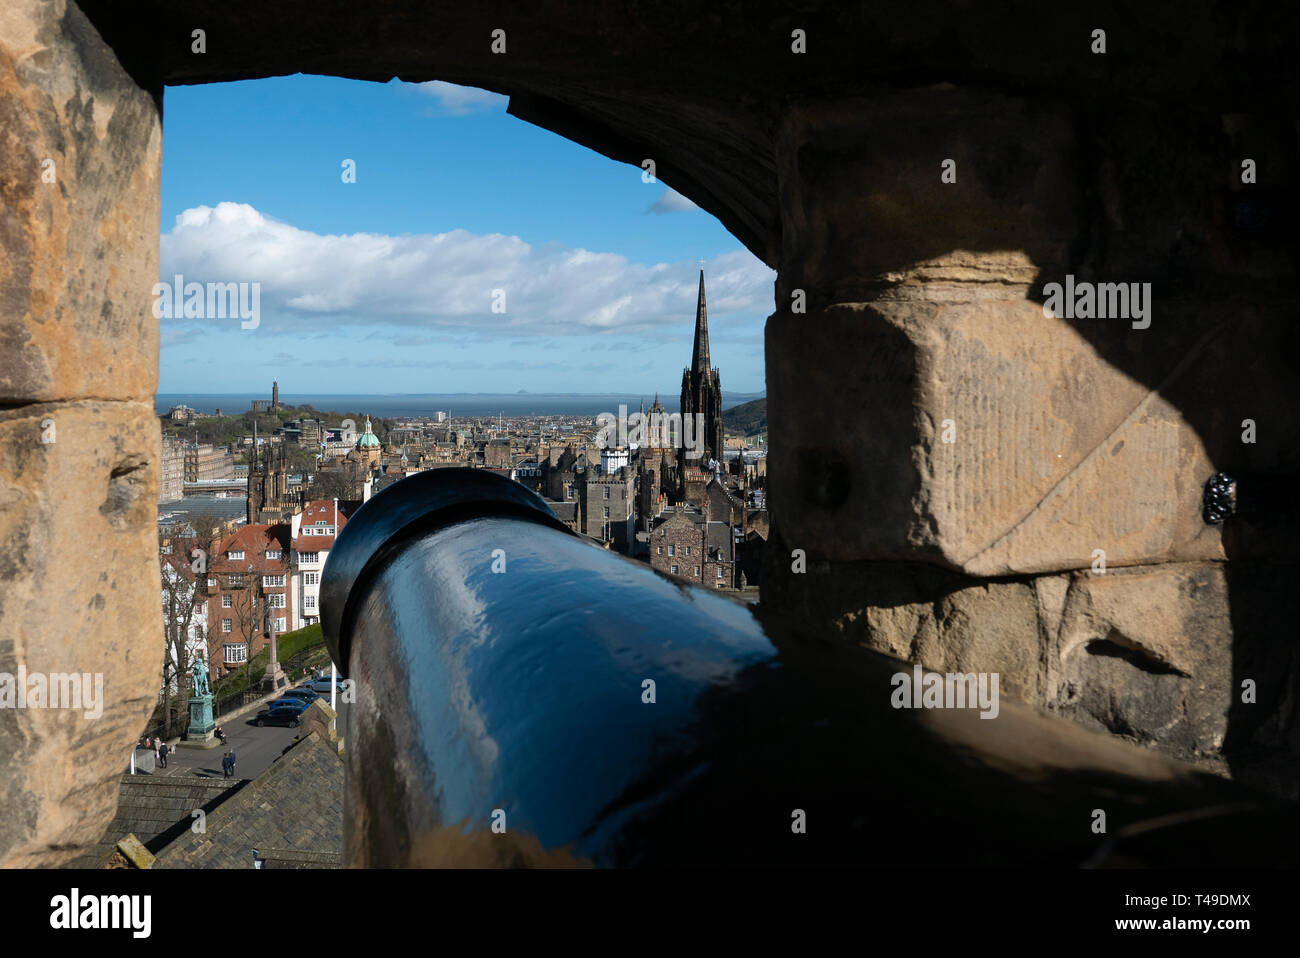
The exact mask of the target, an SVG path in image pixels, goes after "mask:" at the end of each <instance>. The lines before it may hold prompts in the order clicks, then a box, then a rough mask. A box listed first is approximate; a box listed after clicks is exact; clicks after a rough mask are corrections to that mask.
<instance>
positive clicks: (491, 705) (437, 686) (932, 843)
mask: <svg viewBox="0 0 1300 958" xmlns="http://www.w3.org/2000/svg"><path fill="white" fill-rule="evenodd" d="M322 623H323V624H324V628H325V634H326V639H327V641H328V643H329V646H330V649H331V652H332V653H333V655H334V657H335V662H336V663H338V664H339V666H340V667H341V668H342V669H344V670H345V672H346V674H348V675H349V676H350V677H351V678H352V679H353V680H354V681H355V683H356V686H355V687H356V702H355V704H354V705H353V707H352V709H351V719H350V725H349V728H348V729H347V731H346V734H347V736H348V741H347V762H348V769H347V779H346V780H347V786H346V796H345V809H344V811H345V819H346V824H345V833H346V859H347V862H348V863H349V864H350V865H353V866H408V865H416V866H444V865H446V866H466V865H469V866H474V865H537V866H545V865H578V866H581V865H594V866H602V867H608V866H623V865H655V864H659V865H703V866H712V865H819V864H850V865H852V864H857V865H895V866H897V865H924V864H972V865H973V864H1028V863H1034V862H1038V863H1043V862H1052V863H1059V864H1063V865H1075V864H1083V863H1086V862H1092V863H1097V862H1102V863H1104V862H1105V860H1106V858H1107V856H1108V855H1111V854H1112V849H1113V848H1114V847H1115V845H1116V843H1115V842H1114V841H1113V840H1110V841H1108V839H1107V835H1116V834H1119V833H1120V832H1121V830H1123V829H1125V828H1129V829H1138V830H1139V831H1140V832H1141V834H1142V836H1143V843H1142V845H1141V847H1142V848H1143V849H1145V850H1147V851H1148V852H1149V853H1150V856H1153V857H1154V858H1155V859H1157V860H1156V861H1155V862H1154V863H1157V864H1173V863H1176V860H1177V859H1178V857H1179V855H1186V854H1193V851H1192V848H1193V847H1194V846H1198V847H1195V851H1194V854H1195V855H1196V859H1195V860H1196V861H1197V862H1199V863H1210V862H1214V861H1242V860H1243V857H1246V858H1248V857H1249V856H1251V855H1264V856H1267V860H1268V861H1270V862H1271V861H1275V860H1276V859H1277V858H1278V857H1279V856H1281V857H1283V858H1285V857H1286V856H1287V855H1290V856H1292V857H1291V860H1292V861H1294V860H1295V858H1294V854H1295V841H1296V839H1295V835H1296V832H1295V828H1294V825H1292V826H1291V827H1290V830H1289V832H1288V831H1287V830H1286V829H1285V828H1282V829H1280V830H1275V831H1273V832H1272V833H1271V837H1270V841H1269V842H1257V841H1243V840H1242V834H1241V829H1243V828H1249V827H1250V826H1249V825H1248V824H1247V823H1248V822H1249V821H1250V819H1249V818H1248V817H1247V816H1245V815H1243V814H1241V812H1242V811H1243V809H1247V808H1249V809H1250V810H1252V811H1255V812H1258V808H1257V807H1255V806H1254V805H1250V804H1249V803H1248V802H1247V798H1248V797H1247V796H1244V795H1243V793H1242V792H1241V791H1239V790H1238V789H1237V788H1236V787H1235V786H1233V785H1232V784H1231V783H1227V782H1224V781H1221V780H1219V779H1217V778H1213V777H1211V776H1207V775H1202V774H1200V773H1197V772H1194V771H1192V770H1190V769H1189V768H1187V767H1185V766H1182V765H1180V764H1178V763H1176V762H1173V761H1170V760H1167V759H1164V758H1161V757H1159V756H1157V755H1154V754H1152V753H1149V752H1145V751H1142V750H1139V749H1137V748H1134V747H1132V746H1128V745H1125V744H1123V743H1119V742H1116V741H1114V740H1111V739H1109V738H1106V737H1103V736H1099V735H1094V734H1093V733H1090V732H1087V731H1085V730H1083V729H1080V728H1078V727H1076V726H1074V725H1072V724H1070V723H1068V722H1065V721H1063V720H1059V719H1055V718H1052V717H1049V716H1045V715H1041V714H1038V713H1036V712H1034V711H1033V710H1031V709H1029V708H1027V707H1025V706H1021V705H1017V704H1016V703H1014V702H1012V701H1010V697H1009V696H1008V695H1006V694H1003V695H1002V696H1001V700H1000V703H999V708H998V710H997V714H996V717H991V718H981V717H980V714H981V713H980V711H978V710H976V709H972V708H958V709H926V708H901V707H895V706H896V705H897V704H898V697H897V696H896V694H895V693H896V689H897V687H898V683H899V681H900V680H898V679H896V678H895V677H896V676H898V675H900V674H903V673H906V674H909V675H911V674H913V673H912V666H910V665H907V664H905V663H902V662H899V661H897V660H894V659H891V658H888V657H886V656H883V655H879V654H876V653H873V652H869V651H866V650H862V649H855V648H846V647H844V646H841V645H838V644H834V643H831V642H826V641H823V640H821V639H820V638H819V637H818V636H816V635H811V634H808V633H807V632H806V631H805V630H804V629H802V628H801V626H800V625H799V624H798V623H793V622H789V621H785V620H783V619H781V618H779V617H776V616H773V615H770V614H767V613H764V612H761V611H760V610H759V609H758V608H756V607H755V606H752V605H749V604H746V603H743V602H740V601H738V600H734V599H732V598H729V597H725V596H723V595H720V594H715V593H712V592H710V591H709V590H706V589H702V588H698V587H694V586H688V585H684V584H682V583H679V582H678V581H676V580H674V579H669V578H668V577H665V576H662V575H660V574H658V573H656V572H654V571H652V570H651V569H650V568H649V567H648V566H647V565H645V564H644V563H641V562H637V561H633V560H630V559H626V558H623V557H621V556H619V555H616V554H613V553H610V552H609V551H607V550H605V549H602V548H599V547H597V546H595V545H593V544H592V543H590V542H589V541H587V540H585V539H583V538H582V537H580V536H576V535H574V534H572V533H570V532H569V531H568V530H567V529H566V528H565V527H564V526H563V525H562V524H561V523H560V522H559V521H558V520H557V519H556V518H555V516H554V514H553V513H552V512H551V511H550V509H549V507H547V505H546V504H545V501H544V500H542V499H541V498H540V497H538V496H536V495H534V494H533V493H531V492H529V491H528V490H526V489H524V488H523V487H522V486H520V485H519V484H517V483H514V482H511V481H510V480H508V479H505V478H503V477H501V476H498V475H496V474H494V473H491V472H488V471H485V470H467V469H447V470H432V471H429V472H425V473H420V474H417V475H415V476H412V477H409V478H407V479H404V480H402V481H401V482H398V483H395V484H394V485H393V486H391V487H389V488H388V489H386V490H384V491H383V492H381V493H379V494H378V495H377V496H375V497H374V498H373V499H372V500H371V501H370V502H368V503H367V504H366V505H365V506H363V507H362V508H361V509H360V510H359V511H358V512H357V513H356V515H355V516H353V518H352V519H351V520H350V521H349V522H348V523H347V525H346V526H345V527H344V528H343V530H342V532H341V534H340V535H339V537H338V540H337V542H336V544H335V548H334V550H333V551H331V553H330V556H329V560H328V564H327V566H326V569H325V575H324V580H323V583H322ZM989 711H990V710H988V709H986V710H985V714H987V713H988V712H989ZM1098 809H1101V810H1103V811H1104V812H1105V814H1106V817H1107V832H1106V833H1104V834H1098V833H1096V832H1095V831H1094V827H1095V822H1096V811H1097V810H1098ZM1189 814H1190V816H1191V817H1190V818H1189V817H1188V815H1189ZM1162 817H1164V818H1165V819H1166V820H1168V821H1169V822H1172V823H1175V824H1176V825H1178V826H1180V827H1181V828H1183V830H1184V832H1185V830H1186V828H1187V827H1188V826H1187V823H1188V822H1189V821H1193V822H1195V821H1206V820H1214V821H1216V822H1218V823H1219V824H1220V826H1221V827H1219V828H1217V830H1212V832H1213V834H1214V835H1217V836H1218V838H1217V840H1210V841H1208V843H1202V842H1200V841H1197V842H1191V843H1189V842H1187V841H1185V840H1182V839H1180V840H1179V841H1178V842H1173V843H1164V844H1161V843H1160V842H1159V841H1157V840H1155V839H1153V837H1152V830H1151V829H1142V828H1140V826H1141V824H1142V823H1143V822H1145V821H1149V820H1153V819H1160V818H1162ZM1293 820H1294V817H1292V819H1291V821H1293ZM1223 822H1228V823H1229V824H1228V826H1226V827H1222V823H1223ZM1180 834H1183V833H1181V832H1180ZM1288 842H1289V843H1290V844H1289V845H1288V844H1287V843H1288ZM1121 844H1122V843H1121ZM1152 849H1155V850H1156V851H1154V852H1152V851H1151V850H1152Z"/></svg>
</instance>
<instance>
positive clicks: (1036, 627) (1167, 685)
mask: <svg viewBox="0 0 1300 958" xmlns="http://www.w3.org/2000/svg"><path fill="white" fill-rule="evenodd" d="M772 541H773V544H774V545H776V546H777V549H774V550H772V553H771V554H770V555H771V556H773V558H771V559H770V561H769V564H768V565H767V566H766V567H765V568H764V572H763V576H764V578H763V588H764V597H763V600H764V602H765V603H767V602H771V607H772V608H775V609H781V610H782V611H783V614H787V615H791V616H793V617H795V618H796V619H797V620H800V621H814V622H824V623H826V624H827V626H828V630H829V632H830V634H832V635H836V636H838V637H839V638H840V639H841V640H843V641H847V642H852V643H855V644H861V645H865V646H867V647H869V648H872V649H876V650H878V651H881V652H886V653H888V654H890V655H894V656H897V657H898V658H900V659H904V660H907V661H913V662H919V663H920V664H922V665H924V666H925V667H926V668H929V669H933V670H935V671H938V672H997V673H999V675H1000V676H1001V679H1000V683H1001V688H1002V690H1003V692H1004V693H1006V694H1008V695H1010V696H1012V697H1014V698H1017V699H1019V700H1021V701H1023V702H1027V703H1029V704H1031V705H1035V706H1038V707H1039V708H1044V709H1048V710H1050V711H1054V712H1057V713H1059V714H1061V715H1063V716H1065V717H1067V718H1070V719H1072V720H1074V721H1076V722H1078V723H1079V724H1080V725H1083V726H1085V727H1088V728H1092V729H1095V730H1098V731H1106V732H1110V733H1112V734H1115V735H1118V736H1121V737H1123V738H1126V739H1128V740H1130V741H1133V742H1136V743H1138V744H1141V745H1145V746H1148V747H1151V748H1155V749H1157V750H1159V751H1162V752H1165V753H1167V754H1170V755H1173V756H1176V757H1178V758H1180V759H1183V760H1185V761H1190V762H1194V763H1197V764H1199V765H1201V766H1203V767H1208V768H1212V769H1216V770H1219V771H1231V772H1232V773H1233V774H1234V775H1235V776H1238V777H1241V778H1243V779H1245V780H1247V781H1250V782H1252V783H1253V784H1256V785H1259V786H1260V787H1263V788H1266V789H1269V790H1271V791H1275V792H1280V793H1283V794H1288V795H1294V794H1297V793H1300V775H1297V774H1296V768H1297V767H1298V766H1300V761H1298V758H1300V732H1298V731H1297V727H1298V726H1300V653H1297V651H1296V650H1295V648H1294V643H1292V642H1290V641H1289V639H1288V638H1287V637H1286V633H1279V631H1278V630H1277V628H1276V626H1275V624H1274V622H1275V618H1274V616H1275V613H1273V612H1271V611H1270V610H1273V609H1275V608H1276V607H1277V606H1278V605H1280V604H1285V602H1286V601H1287V600H1286V595H1287V592H1288V590H1289V588H1290V586H1289V585H1288V583H1289V582H1291V581H1292V577H1293V576H1294V575H1295V572H1296V569H1295V565H1294V564H1293V563H1280V564H1279V563H1273V562H1263V561H1255V562H1250V561H1244V560H1243V561H1241V562H1239V563H1236V564H1232V565H1225V564H1223V563H1171V564H1165V565H1160V566H1146V567H1141V568H1134V569H1109V570H1108V571H1107V572H1106V573H1104V574H1093V573H1091V572H1074V573H1069V574H1062V575H1047V576H1038V577H1032V578H1011V579H997V580H991V581H990V580H982V579H979V578H974V577H967V576H964V575H961V574H959V573H954V572H951V571H948V570H944V569H940V568H936V567H933V566H928V565H925V564H921V563H900V562H861V563H827V562H818V561H816V556H815V554H810V555H809V557H808V558H809V566H808V569H809V571H808V572H807V573H805V574H802V575H798V574H791V573H790V563H789V562H788V561H786V562H784V563H782V562H780V561H779V556H780V555H781V554H782V553H780V552H779V551H778V550H779V549H780V548H781V547H782V546H784V545H787V543H784V542H783V541H782V540H781V539H780V538H779V537H778V538H774V539H773V540H772ZM784 555H785V556H788V555H789V549H788V548H787V549H786V550H785V552H784ZM1233 570H1237V571H1235V572H1234V571H1233ZM1234 603H1235V605H1234ZM1246 680H1250V681H1251V682H1252V683H1253V689H1254V691H1253V698H1254V701H1253V702H1248V701H1246V698H1247V696H1245V695H1244V694H1243V693H1244V687H1243V682H1245V681H1246Z"/></svg>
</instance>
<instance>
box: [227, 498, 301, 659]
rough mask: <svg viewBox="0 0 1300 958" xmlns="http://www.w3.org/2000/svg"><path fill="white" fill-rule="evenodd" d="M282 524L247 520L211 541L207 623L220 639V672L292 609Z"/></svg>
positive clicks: (263, 640) (283, 625)
mask: <svg viewBox="0 0 1300 958" xmlns="http://www.w3.org/2000/svg"><path fill="white" fill-rule="evenodd" d="M290 549H291V546H290V528H289V524H288V523H274V524H270V525H267V524H256V525H247V526H243V527H242V528H240V529H238V530H237V531H235V532H233V533H231V534H230V535H228V536H226V537H224V538H222V539H219V540H216V541H215V542H214V544H213V549H212V551H211V553H210V555H209V558H208V579H207V587H208V628H209V629H210V630H211V634H212V637H213V643H214V644H215V643H216V642H220V643H221V657H220V659H219V660H218V664H219V665H220V666H221V670H222V671H223V672H228V671H230V670H232V669H235V668H239V667H240V666H242V665H243V664H244V662H245V661H246V660H247V659H248V658H250V657H252V656H254V655H256V654H257V653H258V652H259V651H260V650H261V649H262V648H263V647H264V646H265V645H267V644H268V643H269V642H270V640H271V633H270V630H271V628H274V629H275V631H276V634H277V635H279V634H282V633H284V632H288V631H290V622H291V618H292V611H293V608H294V600H293V577H292V574H291V566H290Z"/></svg>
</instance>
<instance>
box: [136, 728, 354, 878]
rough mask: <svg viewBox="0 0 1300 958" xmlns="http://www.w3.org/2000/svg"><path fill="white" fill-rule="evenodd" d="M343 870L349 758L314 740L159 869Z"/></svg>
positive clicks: (163, 855) (176, 848) (227, 805)
mask: <svg viewBox="0 0 1300 958" xmlns="http://www.w3.org/2000/svg"><path fill="white" fill-rule="evenodd" d="M254 848H256V849H257V850H258V852H259V854H260V855H261V857H262V858H263V859H265V860H266V862H267V865H266V867H267V868H284V867H290V868H338V867H341V866H342V862H343V760H342V759H341V758H340V757H339V755H338V753H337V752H335V751H334V750H333V748H331V747H330V746H329V745H328V744H326V743H325V742H322V741H321V739H320V738H319V737H317V736H316V735H308V736H307V737H306V738H305V739H303V740H301V741H300V742H298V743H297V744H296V745H294V746H293V747H292V748H290V749H289V751H288V752H286V753H285V754H284V755H282V756H281V757H280V758H278V759H276V761H275V762H274V764H272V765H271V767H270V768H268V769H267V770H266V771H265V772H263V773H262V774H261V775H259V776H258V777H257V778H255V779H253V781H251V782H249V783H248V784H247V785H245V786H244V787H243V788H242V789H240V791H239V792H238V794H236V795H234V796H233V797H231V798H230V799H228V800H227V801H225V802H223V803H222V804H221V806H220V807H219V808H217V809H216V810H215V811H214V812H213V813H212V814H211V815H209V816H208V819H207V830H206V831H205V832H204V833H203V834H201V835H198V834H194V833H193V832H189V831H187V832H185V833H184V834H182V835H181V836H180V837H179V838H177V839H176V840H175V841H174V842H172V843H171V844H170V845H168V846H167V847H165V848H163V849H162V850H161V851H159V852H158V853H157V855H158V858H157V861H156V862H155V863H154V866H153V867H154V868H251V867H253V853H252V850H253V849H254Z"/></svg>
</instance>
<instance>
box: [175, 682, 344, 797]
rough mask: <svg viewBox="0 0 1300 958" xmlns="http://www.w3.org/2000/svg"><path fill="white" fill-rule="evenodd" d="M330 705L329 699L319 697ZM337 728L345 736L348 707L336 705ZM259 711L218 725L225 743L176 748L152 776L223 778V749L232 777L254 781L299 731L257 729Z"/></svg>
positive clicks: (272, 726) (281, 728)
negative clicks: (230, 756) (231, 754)
mask: <svg viewBox="0 0 1300 958" xmlns="http://www.w3.org/2000/svg"><path fill="white" fill-rule="evenodd" d="M322 698H324V699H325V703H326V704H327V705H328V704H329V696H328V695H325V696H322ZM338 708H339V717H338V719H337V727H338V732H339V734H340V735H342V736H344V737H345V738H346V736H347V731H346V730H347V719H348V715H349V713H350V711H351V706H349V705H346V704H344V703H342V702H340V703H339V707H338ZM258 711H259V709H253V710H252V711H251V712H247V713H245V714H244V715H241V716H239V717H238V718H235V719H229V720H226V721H223V722H221V723H220V724H221V726H222V727H223V728H224V729H225V730H226V744H225V745H224V746H220V747H217V748H210V749H197V748H179V749H177V750H176V751H174V752H171V753H169V754H168V756H167V767H166V768H160V769H156V770H154V771H153V772H151V773H149V774H151V775H197V776H199V777H200V778H222V777H224V776H223V773H222V771H221V756H222V755H224V754H225V753H226V749H228V748H233V749H234V750H235V760H236V762H235V778H256V777H257V776H258V775H260V774H262V773H263V772H264V771H266V770H267V769H268V768H270V767H271V763H272V762H274V761H275V760H276V759H277V758H279V757H280V755H281V754H282V753H283V752H284V750H285V749H286V748H288V747H289V745H290V744H292V742H293V740H294V737H295V736H296V735H297V734H298V732H299V731H300V729H296V728H287V727H283V726H278V725H268V726H266V727H265V728H258V727H257V726H256V725H255V724H253V723H254V722H255V721H256V719H257V713H258Z"/></svg>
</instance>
